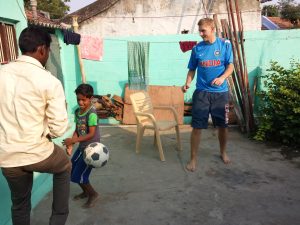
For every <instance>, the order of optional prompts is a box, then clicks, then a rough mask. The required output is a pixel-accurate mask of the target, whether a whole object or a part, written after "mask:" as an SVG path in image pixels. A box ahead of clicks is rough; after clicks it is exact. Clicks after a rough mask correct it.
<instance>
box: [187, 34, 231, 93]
mask: <svg viewBox="0 0 300 225" xmlns="http://www.w3.org/2000/svg"><path fill="white" fill-rule="evenodd" d="M230 63H233V56H232V47H231V43H230V41H229V40H226V39H220V38H216V41H215V42H214V43H212V44H211V43H207V42H205V41H202V42H200V43H198V44H197V45H196V46H195V47H194V48H193V50H192V53H191V57H190V61H189V65H188V69H190V70H196V69H197V83H196V89H197V90H201V91H207V92H226V91H228V86H227V82H226V81H224V83H223V84H222V85H221V86H215V85H212V84H211V82H212V81H213V80H214V79H215V78H217V77H220V76H221V75H222V74H223V73H224V72H225V70H226V67H227V66H228V65H229V64H230Z"/></svg>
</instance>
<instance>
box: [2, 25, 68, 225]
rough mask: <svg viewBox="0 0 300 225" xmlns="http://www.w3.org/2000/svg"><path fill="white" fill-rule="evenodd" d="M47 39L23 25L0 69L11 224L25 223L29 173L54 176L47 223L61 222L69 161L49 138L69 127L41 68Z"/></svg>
mask: <svg viewBox="0 0 300 225" xmlns="http://www.w3.org/2000/svg"><path fill="white" fill-rule="evenodd" d="M50 43H51V37H50V35H49V34H48V33H47V32H45V31H44V30H42V29H40V28H34V27H30V28H25V29H24V30H23V31H22V32H21V35H20V37H19V47H20V50H21V52H22V56H20V57H19V58H18V59H17V60H16V61H14V62H11V63H9V64H7V65H5V66H2V67H1V69H0V90H1V95H2V96H1V98H0V167H1V169H2V173H3V175H4V177H5V178H6V180H7V183H8V185H9V188H10V191H11V199H12V208H11V211H12V221H13V224H14V225H29V224H30V211H31V189H32V183H33V172H41V173H50V174H53V205H52V215H51V217H50V224H53V225H54V224H55V225H60V224H65V222H66V220H67V217H68V213H69V206H68V199H69V184H70V182H69V181H70V169H71V164H70V161H69V159H68V157H67V156H66V154H65V152H64V151H63V150H62V149H61V148H59V147H58V146H56V145H54V144H53V142H51V138H55V137H59V136H62V135H63V134H64V132H65V131H66V129H67V126H68V118H67V112H66V107H65V96H64V91H63V88H62V85H61V83H60V81H59V80H58V79H56V78H55V77H54V76H53V75H52V74H51V73H50V72H49V71H47V70H46V69H45V68H44V66H45V64H46V62H47V60H48V57H49V51H50Z"/></svg>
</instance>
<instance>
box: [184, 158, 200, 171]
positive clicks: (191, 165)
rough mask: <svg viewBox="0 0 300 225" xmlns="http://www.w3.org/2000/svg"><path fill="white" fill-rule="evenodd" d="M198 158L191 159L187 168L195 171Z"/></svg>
mask: <svg viewBox="0 0 300 225" xmlns="http://www.w3.org/2000/svg"><path fill="white" fill-rule="evenodd" d="M196 164H197V162H196V160H191V161H190V162H189V163H188V164H187V165H186V169H187V170H188V171H190V172H194V171H195V170H196Z"/></svg>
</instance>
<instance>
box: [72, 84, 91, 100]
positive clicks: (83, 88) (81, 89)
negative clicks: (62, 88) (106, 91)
mask: <svg viewBox="0 0 300 225" xmlns="http://www.w3.org/2000/svg"><path fill="white" fill-rule="evenodd" d="M75 93H76V95H78V94H81V95H83V96H85V97H87V98H91V97H92V96H93V94H94V89H93V87H92V86H91V85H89V84H80V85H79V86H78V87H77V88H76V90H75Z"/></svg>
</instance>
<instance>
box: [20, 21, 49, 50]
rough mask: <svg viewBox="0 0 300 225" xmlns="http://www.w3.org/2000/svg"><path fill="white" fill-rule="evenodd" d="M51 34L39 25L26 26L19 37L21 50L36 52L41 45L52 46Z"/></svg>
mask: <svg viewBox="0 0 300 225" xmlns="http://www.w3.org/2000/svg"><path fill="white" fill-rule="evenodd" d="M50 43H51V36H50V34H48V33H47V32H46V31H45V30H43V29H42V28H39V27H27V28H25V29H24V30H23V31H22V32H21V34H20V37H19V47H20V50H21V52H22V53H23V54H24V53H27V52H35V51H36V50H37V48H38V47H39V46H43V45H45V46H46V47H48V48H49V47H50Z"/></svg>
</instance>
